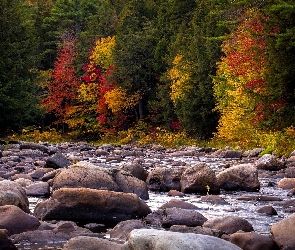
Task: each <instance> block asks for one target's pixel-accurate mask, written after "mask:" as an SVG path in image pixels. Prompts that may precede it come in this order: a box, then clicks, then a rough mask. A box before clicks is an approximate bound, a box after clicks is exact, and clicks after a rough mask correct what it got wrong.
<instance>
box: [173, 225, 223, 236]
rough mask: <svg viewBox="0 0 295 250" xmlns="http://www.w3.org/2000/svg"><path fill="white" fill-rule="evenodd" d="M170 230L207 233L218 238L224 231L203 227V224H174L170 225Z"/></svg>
mask: <svg viewBox="0 0 295 250" xmlns="http://www.w3.org/2000/svg"><path fill="white" fill-rule="evenodd" d="M170 231H172V232H179V233H194V234H205V235H211V236H215V237H218V238H220V237H221V235H222V232H221V231H219V230H216V229H211V228H207V227H202V226H196V227H188V226H185V225H173V226H171V227H170Z"/></svg>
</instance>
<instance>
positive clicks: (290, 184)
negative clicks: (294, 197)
mask: <svg viewBox="0 0 295 250" xmlns="http://www.w3.org/2000/svg"><path fill="white" fill-rule="evenodd" d="M278 188H282V189H293V188H295V178H284V179H282V180H280V181H279V182H278Z"/></svg>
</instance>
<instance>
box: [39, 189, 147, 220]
mask: <svg viewBox="0 0 295 250" xmlns="http://www.w3.org/2000/svg"><path fill="white" fill-rule="evenodd" d="M150 212H151V210H150V208H149V207H148V206H147V205H146V204H145V203H144V202H143V201H142V200H141V199H139V198H138V196H137V195H135V194H131V193H122V192H114V191H108V190H95V189H89V188H61V189H59V190H56V191H54V193H53V194H52V197H51V198H50V199H49V200H46V201H44V202H41V203H39V204H37V206H36V208H35V211H34V213H35V215H36V216H37V217H38V218H42V219H44V220H51V219H57V220H74V221H77V220H92V221H101V222H108V223H113V222H119V221H123V220H129V219H139V218H142V217H145V216H146V215H147V214H149V213H150Z"/></svg>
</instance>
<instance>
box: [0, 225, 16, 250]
mask: <svg viewBox="0 0 295 250" xmlns="http://www.w3.org/2000/svg"><path fill="white" fill-rule="evenodd" d="M0 250H17V247H16V246H15V245H14V244H13V243H12V241H11V240H10V239H9V238H8V231H7V230H6V229H0Z"/></svg>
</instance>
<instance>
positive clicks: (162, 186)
mask: <svg viewBox="0 0 295 250" xmlns="http://www.w3.org/2000/svg"><path fill="white" fill-rule="evenodd" d="M183 171H184V168H181V167H180V168H179V167H178V168H168V167H156V168H155V169H153V170H152V171H151V172H150V173H149V175H148V177H147V180H146V182H147V184H148V188H149V189H150V190H153V191H164V192H167V191H169V190H172V189H173V190H178V191H180V188H181V187H180V178H181V175H182V173H183Z"/></svg>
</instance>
